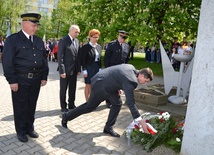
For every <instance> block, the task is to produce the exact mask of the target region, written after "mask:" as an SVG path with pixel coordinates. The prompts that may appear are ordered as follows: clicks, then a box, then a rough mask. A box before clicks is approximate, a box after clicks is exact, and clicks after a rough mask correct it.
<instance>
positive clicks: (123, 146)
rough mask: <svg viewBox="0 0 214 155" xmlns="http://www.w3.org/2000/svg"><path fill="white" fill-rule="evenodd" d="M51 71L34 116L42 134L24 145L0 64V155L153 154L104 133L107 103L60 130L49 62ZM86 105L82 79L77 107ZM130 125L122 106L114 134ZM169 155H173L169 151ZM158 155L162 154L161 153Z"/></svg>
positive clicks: (54, 73) (54, 80) (53, 72)
mask: <svg viewBox="0 0 214 155" xmlns="http://www.w3.org/2000/svg"><path fill="white" fill-rule="evenodd" d="M49 67H50V74H49V78H48V83H47V85H46V86H44V87H42V88H41V92H40V95H39V99H38V103H37V109H36V115H35V117H36V120H35V130H36V131H37V132H38V133H39V138H37V139H33V138H29V141H28V142H27V143H21V142H19V141H18V139H17V137H16V133H15V128H14V122H13V108H12V101H11V94H10V88H9V85H8V83H7V81H6V80H5V77H4V76H3V71H2V65H1V64H0V104H1V108H0V154H2V155H13V154H16V155H17V154H20V155H25V154H26V155H32V154H36V155H78V154H85V155H90V154H117V155H120V154H121V155H135V154H136V155H149V154H152V153H147V152H145V151H143V150H142V146H139V145H136V144H133V143H131V145H130V146H128V144H127V139H126V138H125V137H120V138H114V137H111V136H108V135H106V134H104V133H103V127H104V125H105V122H106V120H107V116H108V112H109V109H108V108H106V107H105V104H104V102H103V103H101V105H100V106H99V107H98V108H97V109H96V110H95V111H94V112H92V113H89V114H85V115H82V116H80V117H78V118H77V119H74V120H73V121H70V122H69V123H68V129H65V128H63V127H62V126H61V114H62V113H61V111H60V103H59V74H58V72H57V71H56V68H57V63H55V62H49ZM160 80H161V78H160ZM84 102H85V98H84V79H83V76H82V75H80V76H79V77H78V82H77V92H76V105H77V106H78V105H80V104H82V103H84ZM147 110H148V109H147V108H140V112H141V113H144V112H147ZM149 110H151V109H149ZM131 121H132V116H131V114H130V112H129V109H128V108H127V106H126V105H123V106H122V109H121V112H120V114H119V117H118V120H117V122H116V124H115V131H117V132H118V133H119V134H121V135H122V134H123V133H124V131H125V129H126V127H127V126H128V125H129V123H130V122H131ZM168 154H169V155H170V154H174V153H173V152H172V151H171V152H170V151H168ZM158 155H161V154H159V153H158ZM164 155H165V152H164Z"/></svg>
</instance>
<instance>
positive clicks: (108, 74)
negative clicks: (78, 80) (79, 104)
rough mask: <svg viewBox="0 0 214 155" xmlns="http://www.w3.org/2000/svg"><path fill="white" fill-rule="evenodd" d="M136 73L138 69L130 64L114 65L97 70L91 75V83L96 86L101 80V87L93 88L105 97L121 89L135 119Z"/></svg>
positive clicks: (136, 113)
mask: <svg viewBox="0 0 214 155" xmlns="http://www.w3.org/2000/svg"><path fill="white" fill-rule="evenodd" d="M137 75H138V71H137V70H136V69H135V68H134V66H132V65H130V64H121V65H115V66H112V67H108V68H105V69H103V70H101V71H99V72H98V73H97V74H96V75H95V76H94V77H92V79H91V85H92V87H96V83H97V82H98V81H99V82H102V87H99V88H95V89H99V90H98V92H101V94H100V95H105V96H106V97H108V96H109V95H111V93H114V92H116V93H117V91H118V90H121V89H122V90H123V91H124V93H125V96H126V102H127V105H128V107H129V109H130V111H131V113H132V116H133V118H134V119H135V118H138V117H139V116H140V114H139V112H138V109H137V107H136V105H135V100H134V89H135V88H136V87H137V86H138V80H137ZM106 99H107V98H106ZM117 99H118V98H117Z"/></svg>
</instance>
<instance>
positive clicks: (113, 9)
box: [52, 0, 201, 45]
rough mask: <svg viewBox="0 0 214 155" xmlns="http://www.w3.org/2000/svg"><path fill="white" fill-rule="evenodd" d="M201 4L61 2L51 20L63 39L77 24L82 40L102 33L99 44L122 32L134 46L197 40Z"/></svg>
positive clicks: (195, 0)
mask: <svg viewBox="0 0 214 155" xmlns="http://www.w3.org/2000/svg"><path fill="white" fill-rule="evenodd" d="M200 5H201V0H189V1H186V0H143V1H139V0H114V1H112V0H61V1H59V3H58V5H57V8H56V10H55V11H54V12H55V13H54V14H53V18H52V21H53V23H55V25H56V26H55V29H56V30H58V31H57V32H58V33H59V32H60V33H59V34H60V36H61V34H64V35H65V34H66V33H67V31H68V27H69V25H70V24H73V23H75V24H78V25H79V26H80V29H81V35H80V36H79V39H81V40H82V39H84V38H85V37H86V36H87V34H88V31H89V30H90V29H92V28H96V29H98V30H100V31H101V38H100V40H99V41H100V42H109V41H110V40H112V39H115V38H116V35H117V31H118V30H120V29H124V30H126V31H129V32H130V37H129V38H128V41H129V40H131V41H132V42H133V43H134V44H136V43H140V44H143V45H145V44H146V43H152V44H154V43H157V42H158V40H159V39H162V40H172V38H173V37H174V36H177V37H179V39H181V38H182V37H184V36H186V37H187V38H188V39H191V40H194V39H196V37H197V29H198V21H199V14H200ZM57 28H58V29H57ZM54 32H56V31H54ZM65 32H66V33H65ZM58 33H57V34H58ZM59 34H58V35H59Z"/></svg>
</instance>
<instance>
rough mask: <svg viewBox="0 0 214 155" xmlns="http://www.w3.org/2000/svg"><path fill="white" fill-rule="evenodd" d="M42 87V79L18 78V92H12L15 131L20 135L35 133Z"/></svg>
mask: <svg viewBox="0 0 214 155" xmlns="http://www.w3.org/2000/svg"><path fill="white" fill-rule="evenodd" d="M40 86H41V77H40V76H39V77H36V78H32V79H28V78H27V77H22V76H19V77H18V91H17V92H13V91H12V101H13V112H14V121H15V129H16V132H17V133H18V134H25V133H26V132H31V131H34V126H33V123H34V120H35V118H34V115H35V110H36V103H37V99H38V96H39V91H40Z"/></svg>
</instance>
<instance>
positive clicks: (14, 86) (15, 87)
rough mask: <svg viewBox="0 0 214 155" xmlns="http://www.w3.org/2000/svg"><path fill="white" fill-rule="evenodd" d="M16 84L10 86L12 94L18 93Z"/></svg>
mask: <svg viewBox="0 0 214 155" xmlns="http://www.w3.org/2000/svg"><path fill="white" fill-rule="evenodd" d="M18 88H19V86H18V83H13V84H10V89H11V90H12V91H14V92H17V91H18Z"/></svg>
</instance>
